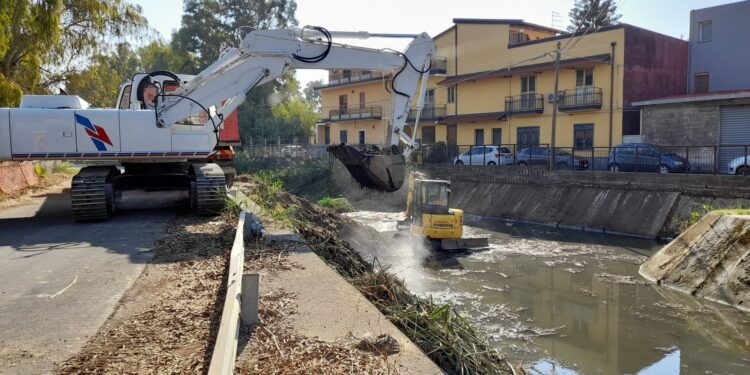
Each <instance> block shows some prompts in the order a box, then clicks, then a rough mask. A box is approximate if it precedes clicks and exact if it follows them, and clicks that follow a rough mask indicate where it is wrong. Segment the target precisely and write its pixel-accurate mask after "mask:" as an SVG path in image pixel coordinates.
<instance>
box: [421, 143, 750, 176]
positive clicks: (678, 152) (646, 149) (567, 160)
mask: <svg viewBox="0 0 750 375" xmlns="http://www.w3.org/2000/svg"><path fill="white" fill-rule="evenodd" d="M488 146H490V145H488ZM496 146H499V147H505V148H507V149H508V151H509V152H510V154H511V156H510V157H509V158H506V159H505V160H507V161H508V162H507V163H505V164H504V163H499V162H498V160H497V159H496V158H495V157H494V155H493V154H492V153H484V152H482V153H479V154H478V155H472V157H468V155H467V154H468V153H471V152H472V151H473V150H475V149H476V148H477V147H482V146H475V145H446V144H443V143H437V144H432V145H423V146H422V147H421V148H420V150H419V157H418V162H419V163H422V164H455V163H457V161H458V159H457V158H458V157H459V156H461V155H463V157H462V163H463V164H465V165H488V164H489V163H490V162H492V163H493V164H497V165H498V166H502V165H523V164H525V165H532V166H540V167H544V168H547V169H550V170H559V169H579V170H590V171H616V172H654V173H664V172H666V173H691V174H739V175H750V145H724V146H654V145H643V146H628V147H590V148H585V149H583V148H573V147H556V148H555V152H554V154H555V157H554V158H550V157H549V154H550V152H549V151H548V149H549V146H548V145H544V144H540V145H534V146H524V145H516V144H502V145H496ZM523 149H526V150H525V151H524V150H523ZM551 159H554V163H552V162H551ZM584 161H585V163H583V162H584ZM730 164H732V165H731V166H730ZM584 165H585V167H584ZM613 167H614V168H613ZM662 167H664V169H663V168H662Z"/></svg>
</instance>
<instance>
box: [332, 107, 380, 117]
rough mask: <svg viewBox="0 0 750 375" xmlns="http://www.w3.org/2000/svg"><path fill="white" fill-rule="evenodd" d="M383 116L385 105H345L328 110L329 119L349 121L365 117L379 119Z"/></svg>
mask: <svg viewBox="0 0 750 375" xmlns="http://www.w3.org/2000/svg"><path fill="white" fill-rule="evenodd" d="M382 117H383V107H382V106H379V105H371V106H365V107H343V108H339V109H332V110H330V111H329V112H328V120H329V121H349V120H363V119H379V118H382Z"/></svg>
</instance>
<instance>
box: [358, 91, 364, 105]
mask: <svg viewBox="0 0 750 375" xmlns="http://www.w3.org/2000/svg"><path fill="white" fill-rule="evenodd" d="M359 108H361V109H365V93H363V92H360V93H359Z"/></svg>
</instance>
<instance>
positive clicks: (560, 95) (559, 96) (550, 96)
mask: <svg viewBox="0 0 750 375" xmlns="http://www.w3.org/2000/svg"><path fill="white" fill-rule="evenodd" d="M563 96H565V92H564V91H560V92H558V93H557V101H558V102H559V101H560V100H562V98H563ZM554 102H555V93H552V92H551V93H549V94H547V103H554Z"/></svg>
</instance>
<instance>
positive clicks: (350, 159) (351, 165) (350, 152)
mask: <svg viewBox="0 0 750 375" xmlns="http://www.w3.org/2000/svg"><path fill="white" fill-rule="evenodd" d="M328 152H330V153H331V154H333V156H335V157H336V159H339V160H340V161H341V163H343V164H344V166H345V167H346V169H347V170H349V174H351V175H352V177H354V179H355V180H357V182H358V183H359V185H360V186H362V187H364V188H367V189H372V190H377V191H383V192H388V193H390V192H394V191H396V190H398V189H399V188H401V185H403V184H404V174H405V173H406V171H405V166H406V160H405V158H404V156H403V155H385V154H382V153H380V152H379V151H377V150H369V151H367V150H366V151H361V150H357V149H356V148H354V147H351V146H347V145H344V144H341V145H334V146H329V147H328Z"/></svg>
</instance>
